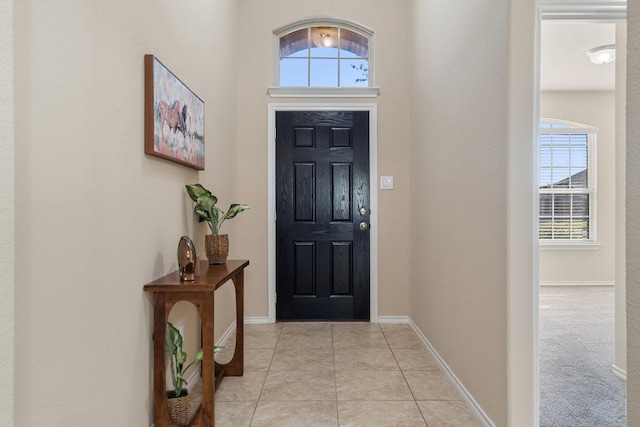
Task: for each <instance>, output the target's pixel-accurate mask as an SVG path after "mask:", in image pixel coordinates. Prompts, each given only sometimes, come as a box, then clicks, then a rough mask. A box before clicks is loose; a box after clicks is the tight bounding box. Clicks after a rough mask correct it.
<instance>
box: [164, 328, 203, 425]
mask: <svg viewBox="0 0 640 427" xmlns="http://www.w3.org/2000/svg"><path fill="white" fill-rule="evenodd" d="M182 343H183V340H182V335H181V334H180V331H179V330H178V329H177V328H176V327H175V326H173V325H172V324H171V323H169V322H167V328H166V332H165V337H164V346H165V350H166V352H167V355H169V365H170V370H171V380H172V382H173V390H171V391H167V402H168V406H169V415H170V416H171V420H172V421H173V422H174V423H176V424H178V425H187V424H189V421H190V418H191V402H190V400H189V395H188V392H187V389H186V388H184V386H185V385H187V380H186V379H185V378H184V374H185V373H186V372H187V369H189V368H190V367H191V365H193V364H194V363H196V362H201V361H202V357H203V354H204V352H203V349H202V348H201V349H200V350H198V352H197V353H196V356H195V358H194V359H193V360H192V361H191V363H189V364H186V363H187V353H185V352H184V350H183V349H182ZM185 364H186V365H185Z"/></svg>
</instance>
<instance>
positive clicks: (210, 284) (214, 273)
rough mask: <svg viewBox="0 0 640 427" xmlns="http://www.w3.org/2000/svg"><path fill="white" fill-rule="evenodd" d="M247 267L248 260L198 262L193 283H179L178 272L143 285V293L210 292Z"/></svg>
mask: <svg viewBox="0 0 640 427" xmlns="http://www.w3.org/2000/svg"><path fill="white" fill-rule="evenodd" d="M248 265H249V261H248V260H227V262H226V263H225V264H212V265H209V262H208V261H200V275H199V276H196V280H195V281H193V282H188V281H185V282H181V281H180V272H179V271H178V270H176V271H174V272H173V273H169V274H167V275H166V276H164V277H161V278H159V279H156V280H154V281H153V282H150V283H147V284H146V285H144V291H145V292H212V291H215V290H216V289H218V288H219V287H220V286H222V285H223V284H224V283H225V282H227V281H228V280H230V279H231V278H233V276H235V275H237V274H238V273H239V272H241V271H242V270H243V269H244V268H245V267H246V266H248Z"/></svg>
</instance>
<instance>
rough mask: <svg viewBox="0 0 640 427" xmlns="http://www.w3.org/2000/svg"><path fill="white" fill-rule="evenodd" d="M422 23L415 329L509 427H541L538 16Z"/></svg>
mask: <svg viewBox="0 0 640 427" xmlns="http://www.w3.org/2000/svg"><path fill="white" fill-rule="evenodd" d="M410 16H411V31H412V33H411V37H410V40H411V45H410V52H409V58H411V59H410V63H409V70H410V81H411V87H412V97H411V140H412V144H411V210H410V212H411V215H410V224H411V231H412V240H411V254H412V255H411V272H412V275H411V283H412V285H411V289H410V291H411V294H410V316H411V318H412V319H413V320H414V321H415V323H416V324H417V326H418V327H419V328H420V329H421V331H422V332H423V333H424V334H425V336H426V337H427V339H428V340H429V341H430V342H431V344H432V345H433V347H434V348H435V349H436V351H437V352H438V353H439V354H440V355H441V356H442V357H443V359H444V360H445V361H446V363H447V364H448V365H449V367H450V368H451V369H452V370H453V371H454V373H455V374H456V376H457V377H458V378H459V379H460V381H461V382H462V383H463V384H464V386H465V387H466V388H467V390H469V391H470V392H471V394H472V395H473V396H474V397H475V399H476V400H477V402H478V403H479V405H480V406H481V407H482V408H483V409H484V411H485V412H486V414H487V415H488V417H489V418H490V419H491V420H493V422H494V423H495V424H496V425H499V426H506V425H531V424H530V423H531V421H532V419H533V418H534V412H535V410H534V397H533V393H532V390H533V367H534V358H533V316H534V315H533V311H532V307H533V292H534V291H533V289H534V287H533V274H534V269H533V259H534V257H533V252H532V249H533V248H534V243H533V228H532V221H533V200H534V199H533V197H534V194H533V189H532V187H531V182H532V179H533V170H532V160H531V159H532V158H533V157H532V150H531V148H532V147H533V145H532V144H533V141H532V137H533V124H534V122H533V117H534V114H533V105H532V103H531V99H533V96H532V94H533V78H532V71H533V40H534V39H533V35H534V29H535V27H534V24H535V20H534V14H533V10H532V8H531V6H528V5H527V4H526V2H519V1H512V2H508V1H503V2H496V1H489V0H486V1H480V2H473V3H468V2H435V1H431V2H422V1H413V2H412V10H411V12H410ZM452 22H455V25H452ZM516 32H517V33H518V34H520V33H526V35H518V36H514V35H513V34H516ZM523 52H524V53H523ZM527 52H529V55H527V54H526V53H527ZM528 140H529V144H528V143H527V141H528ZM518 184H525V185H523V186H520V187H518ZM512 188H516V189H518V191H512ZM527 189H528V190H527ZM523 226H524V228H523ZM512 339H513V340H514V341H513V344H512V343H511V340H512Z"/></svg>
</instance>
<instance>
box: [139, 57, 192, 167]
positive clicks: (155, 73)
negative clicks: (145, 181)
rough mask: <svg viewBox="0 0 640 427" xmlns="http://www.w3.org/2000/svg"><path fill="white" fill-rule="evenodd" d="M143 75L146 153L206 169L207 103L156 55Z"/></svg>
mask: <svg viewBox="0 0 640 427" xmlns="http://www.w3.org/2000/svg"><path fill="white" fill-rule="evenodd" d="M144 74H145V83H144V92H145V93H144V104H145V112H144V114H145V118H144V152H145V153H146V154H151V155H153V156H158V157H162V158H164V159H167V160H171V161H174V162H178V163H181V164H183V165H185V166H189V167H192V168H194V169H198V170H203V169H204V102H203V101H202V100H201V99H200V98H198V96H196V94H195V93H193V92H192V91H191V90H190V89H189V88H188V87H187V86H186V85H185V84H184V83H182V81H180V79H178V78H177V77H176V76H175V75H174V74H173V73H172V72H171V71H169V70H168V69H167V68H166V67H165V66H164V65H162V63H161V62H160V61H159V60H158V59H157V58H156V57H155V56H153V55H145V56H144Z"/></svg>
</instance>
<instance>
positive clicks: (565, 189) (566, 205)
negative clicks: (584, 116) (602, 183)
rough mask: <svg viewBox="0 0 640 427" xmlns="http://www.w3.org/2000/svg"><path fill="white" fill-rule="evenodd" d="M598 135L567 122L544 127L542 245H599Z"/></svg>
mask: <svg viewBox="0 0 640 427" xmlns="http://www.w3.org/2000/svg"><path fill="white" fill-rule="evenodd" d="M596 134H597V129H595V128H592V127H588V126H585V125H580V124H577V123H572V122H567V121H561V120H552V119H547V120H543V121H542V122H541V123H540V143H539V150H540V151H539V155H540V178H539V186H540V215H539V238H540V240H541V241H544V242H555V241H557V242H585V241H595V239H596V233H595V206H596V204H595V198H596V185H595V184H596V182H595V144H596Z"/></svg>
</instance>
